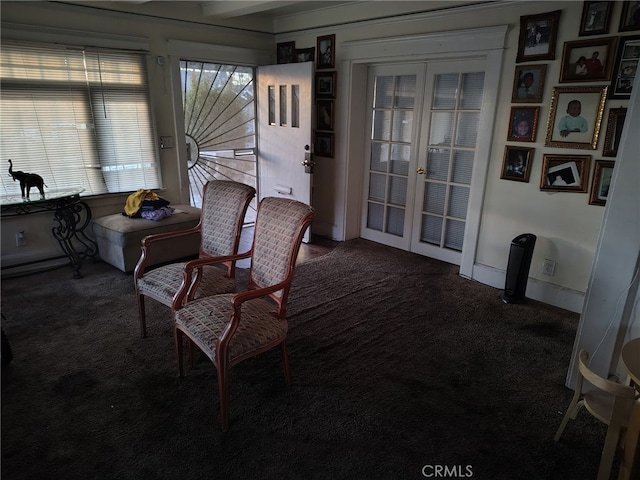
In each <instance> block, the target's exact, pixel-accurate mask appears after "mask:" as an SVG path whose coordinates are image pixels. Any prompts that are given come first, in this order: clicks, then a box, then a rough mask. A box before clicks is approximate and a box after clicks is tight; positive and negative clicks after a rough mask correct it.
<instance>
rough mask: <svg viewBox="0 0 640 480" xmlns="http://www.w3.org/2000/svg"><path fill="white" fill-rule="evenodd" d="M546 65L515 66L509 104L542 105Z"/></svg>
mask: <svg viewBox="0 0 640 480" xmlns="http://www.w3.org/2000/svg"><path fill="white" fill-rule="evenodd" d="M546 77H547V64H546V63H543V64H536V65H516V69H515V73H514V75H513V90H512V92H511V103H542V95H543V93H544V83H545V80H546Z"/></svg>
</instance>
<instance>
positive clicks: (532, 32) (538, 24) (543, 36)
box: [500, 1, 640, 206]
mask: <svg viewBox="0 0 640 480" xmlns="http://www.w3.org/2000/svg"><path fill="white" fill-rule="evenodd" d="M618 8H619V9H618ZM573 13H575V11H574V12H573ZM567 14H568V12H566V11H565V10H553V11H548V12H543V13H536V14H534V15H523V16H521V17H520V28H519V37H518V51H517V54H516V58H515V69H514V77H513V83H512V89H511V104H512V106H511V109H510V115H509V121H508V130H507V135H506V140H507V142H509V143H508V144H507V145H505V151H504V156H503V163H502V168H501V171H500V179H502V180H511V181H518V182H525V183H528V182H529V178H530V176H531V172H532V169H535V168H538V169H539V172H540V176H539V188H540V191H541V192H554V193H555V192H567V193H568V192H578V193H587V194H588V203H589V204H590V205H598V206H604V205H605V204H606V194H607V192H608V183H607V182H609V181H610V179H611V171H612V170H613V168H614V166H615V161H614V159H613V157H615V156H616V154H617V150H618V144H619V141H620V136H621V132H622V128H623V126H624V122H625V118H626V110H627V109H626V101H627V100H628V99H629V97H630V94H631V89H632V85H633V81H634V79H635V76H636V72H637V67H638V60H639V59H640V6H638V5H637V2H606V1H584V2H582V3H581V16H580V23H579V24H577V23H576V22H574V24H575V25H576V29H575V31H573V32H572V35H571V34H569V35H567V31H566V30H565V31H563V32H561V34H560V32H559V30H558V29H559V24H560V19H561V18H562V17H563V15H565V16H566V15H567ZM559 36H560V38H561V39H562V42H559V41H558V38H559ZM556 72H557V74H556ZM541 115H544V117H541ZM545 117H546V118H545ZM512 142H515V143H516V144H512ZM523 142H526V143H527V144H528V145H518V144H519V143H523ZM532 143H533V144H536V145H535V146H533V145H531V144H532ZM540 147H542V148H540ZM558 149H561V150H558ZM536 150H539V151H538V152H536ZM536 153H537V154H536ZM600 157H608V158H607V159H605V158H600ZM538 162H540V163H538ZM516 167H517V168H516Z"/></svg>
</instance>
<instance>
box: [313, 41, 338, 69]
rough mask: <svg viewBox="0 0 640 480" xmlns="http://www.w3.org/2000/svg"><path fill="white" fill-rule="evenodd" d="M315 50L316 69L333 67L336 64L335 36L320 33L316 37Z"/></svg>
mask: <svg viewBox="0 0 640 480" xmlns="http://www.w3.org/2000/svg"><path fill="white" fill-rule="evenodd" d="M316 41H317V51H318V57H317V58H316V68H317V69H318V70H321V69H326V68H335V66H336V36H335V34H331V35H322V36H320V37H317V39H316Z"/></svg>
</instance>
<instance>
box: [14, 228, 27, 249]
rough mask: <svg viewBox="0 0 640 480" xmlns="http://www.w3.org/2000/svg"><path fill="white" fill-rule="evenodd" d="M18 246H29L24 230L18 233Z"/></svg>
mask: <svg viewBox="0 0 640 480" xmlns="http://www.w3.org/2000/svg"><path fill="white" fill-rule="evenodd" d="M16 246H17V247H26V246H27V237H26V236H25V234H24V230H20V231H19V232H16Z"/></svg>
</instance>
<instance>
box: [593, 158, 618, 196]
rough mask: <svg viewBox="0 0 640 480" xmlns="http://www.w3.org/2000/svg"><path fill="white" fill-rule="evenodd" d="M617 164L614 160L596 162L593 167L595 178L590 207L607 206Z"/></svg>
mask: <svg viewBox="0 0 640 480" xmlns="http://www.w3.org/2000/svg"><path fill="white" fill-rule="evenodd" d="M615 164H616V162H614V161H613V160H596V161H595V163H594V166H593V178H592V179H591V193H590V194H589V205H601V206H603V207H604V206H605V205H606V204H607V197H608V196H609V187H610V186H611V177H612V175H613V168H614V166H615Z"/></svg>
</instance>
